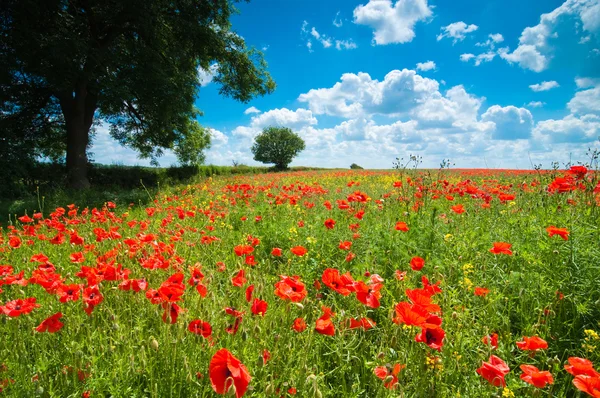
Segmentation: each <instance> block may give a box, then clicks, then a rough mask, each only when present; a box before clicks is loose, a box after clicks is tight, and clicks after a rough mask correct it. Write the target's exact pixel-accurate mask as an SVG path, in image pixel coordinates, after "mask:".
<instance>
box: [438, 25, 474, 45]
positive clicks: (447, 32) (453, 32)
mask: <svg viewBox="0 0 600 398" xmlns="http://www.w3.org/2000/svg"><path fill="white" fill-rule="evenodd" d="M441 29H442V31H443V32H442V33H440V34H439V35H438V36H437V40H438V41H440V40H442V39H443V38H444V37H447V38H452V39H454V41H453V42H454V43H456V42H458V41H462V40H464V39H465V38H466V37H467V34H469V33H471V32H475V31H476V30H477V29H479V26H477V25H474V24H471V25H467V24H466V23H464V22H463V21H459V22H454V23H451V24H450V25H448V26H444V27H442V28H441Z"/></svg>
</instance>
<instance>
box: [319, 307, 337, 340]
mask: <svg viewBox="0 0 600 398" xmlns="http://www.w3.org/2000/svg"><path fill="white" fill-rule="evenodd" d="M322 310H323V315H321V317H320V318H319V319H317V323H316V325H315V331H317V332H318V333H320V334H324V335H327V336H333V335H334V334H335V327H334V326H333V322H332V321H331V317H332V316H335V314H334V313H333V312H332V311H331V308H329V307H326V306H323V307H322Z"/></svg>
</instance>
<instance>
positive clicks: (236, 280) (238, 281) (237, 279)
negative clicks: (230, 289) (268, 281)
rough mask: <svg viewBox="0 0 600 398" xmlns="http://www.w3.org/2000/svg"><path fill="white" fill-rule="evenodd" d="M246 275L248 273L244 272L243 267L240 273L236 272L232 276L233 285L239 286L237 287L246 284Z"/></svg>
mask: <svg viewBox="0 0 600 398" xmlns="http://www.w3.org/2000/svg"><path fill="white" fill-rule="evenodd" d="M245 275H246V273H245V272H244V270H243V269H241V270H239V271H238V273H237V274H236V276H234V277H233V278H231V283H232V284H233V286H237V287H242V286H244V284H245V283H246V282H248V279H246V278H245Z"/></svg>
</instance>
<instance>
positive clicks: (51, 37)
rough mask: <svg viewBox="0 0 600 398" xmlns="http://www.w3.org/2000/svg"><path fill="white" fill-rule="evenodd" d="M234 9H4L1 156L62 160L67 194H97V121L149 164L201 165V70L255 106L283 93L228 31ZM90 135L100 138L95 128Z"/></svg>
mask: <svg viewBox="0 0 600 398" xmlns="http://www.w3.org/2000/svg"><path fill="white" fill-rule="evenodd" d="M235 2H238V0H127V1H123V0H0V4H1V7H0V134H1V135H0V149H2V148H3V147H6V148H9V144H8V143H9V142H12V144H11V145H13V146H14V145H19V144H20V143H28V144H29V145H30V152H29V154H30V155H31V154H33V155H34V156H59V155H60V153H61V152H62V153H65V152H66V166H67V173H68V177H69V182H70V185H71V186H72V187H74V188H84V187H87V186H89V181H88V179H87V163H88V157H87V149H88V148H89V146H90V143H91V142H90V131H92V132H93V129H92V126H93V124H94V123H95V122H96V121H99V120H103V121H105V122H106V123H108V124H109V125H110V133H111V135H112V137H113V138H115V139H117V140H118V141H119V142H120V143H121V144H123V145H127V146H129V147H132V148H134V149H136V150H138V151H139V153H140V156H141V157H143V158H150V159H152V160H153V161H154V160H155V159H156V157H157V156H160V155H161V154H162V152H163V150H164V149H173V150H174V151H175V153H177V154H178V155H179V157H180V159H182V160H183V161H184V162H193V161H197V160H201V159H202V155H201V153H202V152H201V150H202V149H203V148H205V147H207V145H208V144H209V142H210V137H209V133H208V131H207V130H206V129H203V128H202V127H200V125H199V124H198V122H197V121H196V117H197V116H198V115H199V112H198V110H197V109H195V108H194V100H195V98H196V96H197V94H198V89H199V87H200V83H201V82H200V81H199V73H198V71H199V68H202V69H205V70H209V69H210V70H213V71H214V72H215V76H214V81H215V82H216V83H217V84H220V93H221V94H222V95H225V96H229V97H232V98H234V99H236V100H239V101H242V102H247V101H249V100H250V99H251V98H253V97H255V96H257V95H264V94H266V93H270V92H271V91H272V90H273V89H274V88H275V84H274V82H273V80H272V79H271V77H270V75H269V74H268V72H267V71H266V64H265V62H264V60H263V56H262V54H261V53H260V52H259V51H256V50H254V49H248V48H247V47H246V45H245V42H244V39H243V38H242V37H241V36H239V35H237V34H236V33H235V32H233V31H232V29H231V24H230V21H229V20H230V17H231V15H232V14H233V13H235V12H236V9H235V8H234V3H235ZM91 129H92V130H91Z"/></svg>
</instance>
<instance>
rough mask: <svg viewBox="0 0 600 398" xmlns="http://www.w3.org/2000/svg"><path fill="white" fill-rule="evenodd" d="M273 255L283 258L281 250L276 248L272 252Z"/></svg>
mask: <svg viewBox="0 0 600 398" xmlns="http://www.w3.org/2000/svg"><path fill="white" fill-rule="evenodd" d="M271 255H272V256H275V257H281V249H280V248H278V247H274V248H273V250H271Z"/></svg>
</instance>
